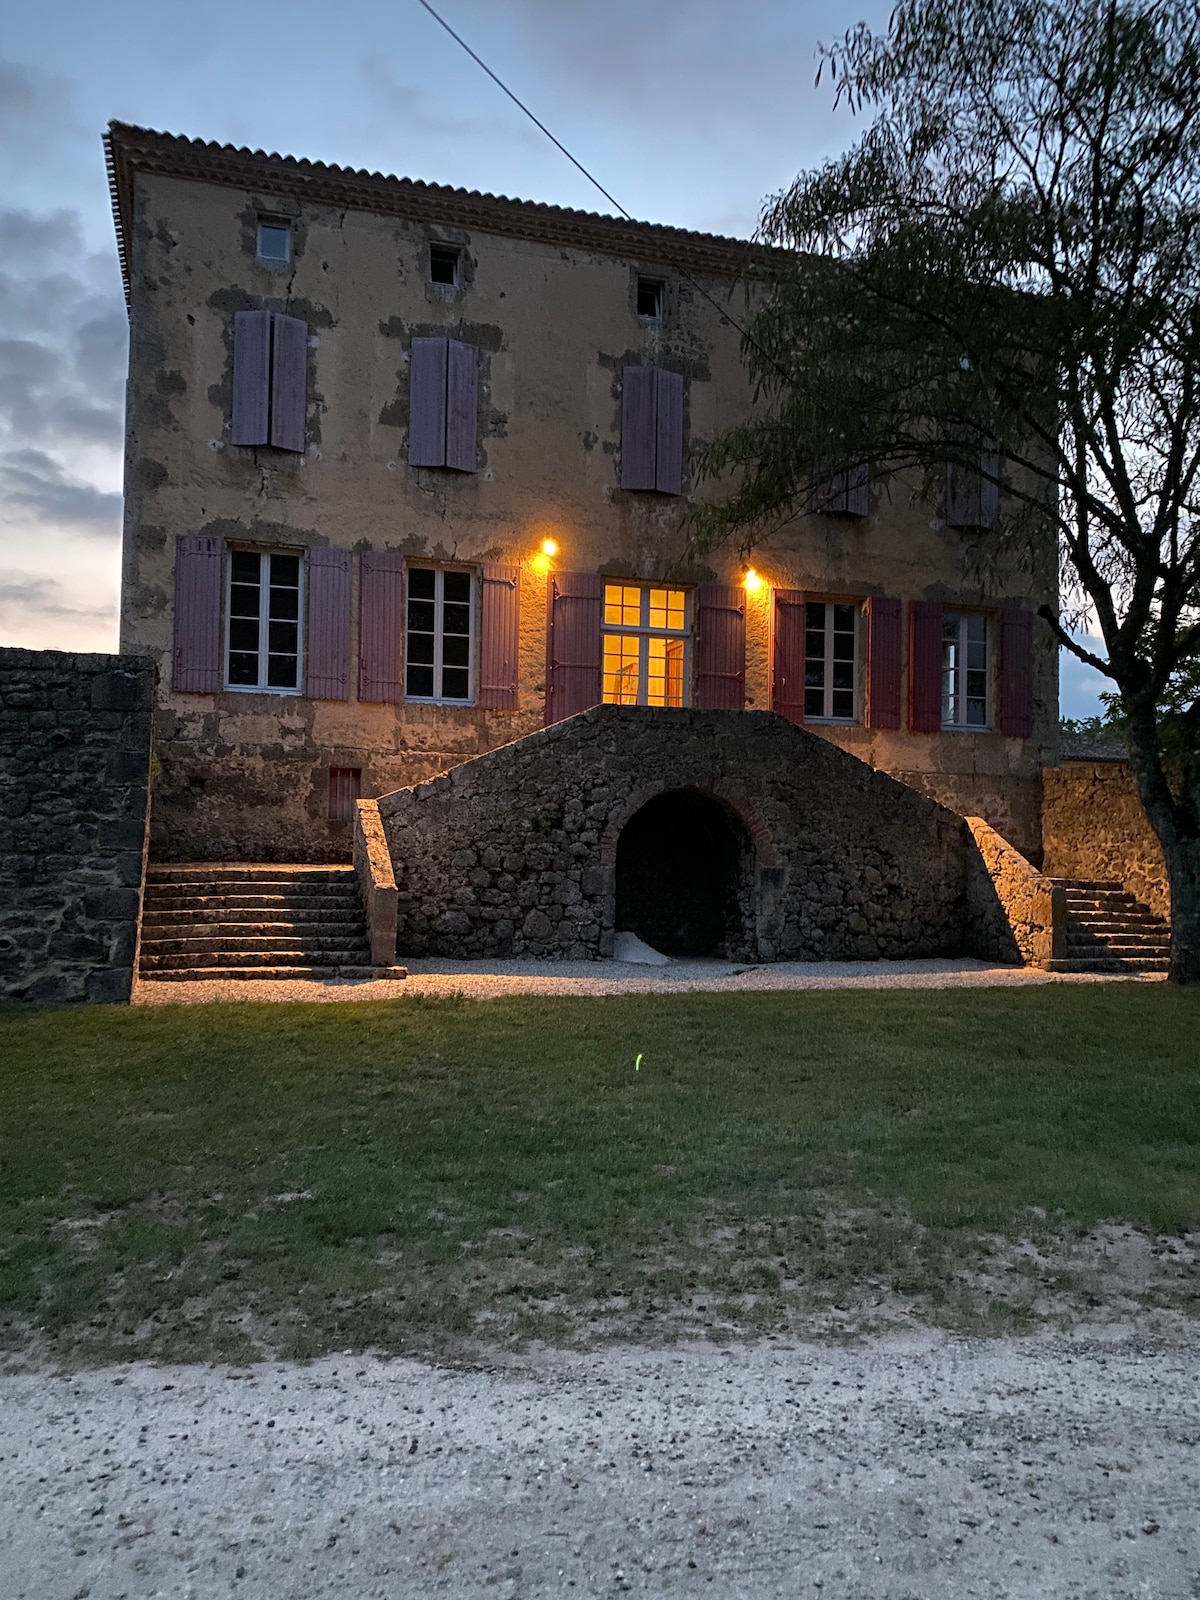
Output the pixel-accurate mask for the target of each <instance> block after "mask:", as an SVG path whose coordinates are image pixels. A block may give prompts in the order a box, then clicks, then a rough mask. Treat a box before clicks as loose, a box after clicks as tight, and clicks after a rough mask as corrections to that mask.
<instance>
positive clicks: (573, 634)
mask: <svg viewBox="0 0 1200 1600" xmlns="http://www.w3.org/2000/svg"><path fill="white" fill-rule="evenodd" d="M603 594H604V580H603V579H602V578H599V577H597V576H596V574H595V573H594V572H554V573H551V575H550V582H549V586H548V593H547V602H546V611H547V616H546V726H547V727H549V726H550V724H551V723H552V722H561V721H562V720H563V718H564V717H573V716H575V715H576V713H577V712H580V711H586V710H588V708H589V707H590V706H598V705H599V704H600V700H601V690H600V612H601V601H602V598H603Z"/></svg>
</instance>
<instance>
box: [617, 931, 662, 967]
mask: <svg viewBox="0 0 1200 1600" xmlns="http://www.w3.org/2000/svg"><path fill="white" fill-rule="evenodd" d="M613 960H614V961H636V962H639V963H640V964H641V965H642V966H645V967H669V966H670V965H671V958H670V956H664V955H663V954H662V952H661V951H660V950H652V949H651V948H650V946H649V945H648V944H645V943H644V942H643V941H642V940H641V939H639V938H638V936H637V934H636V933H618V934H617V936H616V937H615V938H614V940H613Z"/></svg>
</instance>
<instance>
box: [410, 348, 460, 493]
mask: <svg viewBox="0 0 1200 1600" xmlns="http://www.w3.org/2000/svg"><path fill="white" fill-rule="evenodd" d="M449 343H450V341H449V340H448V339H414V340H413V342H412V349H411V350H410V351H409V355H408V464H409V466H410V467H444V466H445V465H446V370H447V366H448V362H449V356H448V350H447V347H448V345H449Z"/></svg>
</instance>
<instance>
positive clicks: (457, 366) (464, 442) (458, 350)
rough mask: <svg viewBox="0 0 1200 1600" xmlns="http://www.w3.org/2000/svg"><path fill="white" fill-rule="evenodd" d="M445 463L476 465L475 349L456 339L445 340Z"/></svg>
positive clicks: (462, 466) (461, 467)
mask: <svg viewBox="0 0 1200 1600" xmlns="http://www.w3.org/2000/svg"><path fill="white" fill-rule="evenodd" d="M446 465H447V466H448V467H454V468H455V469H456V470H457V471H458V472H474V471H475V469H476V467H477V466H478V465H479V351H478V350H477V349H476V348H475V346H474V345H473V344H460V343H459V341H458V340H457V339H447V341H446Z"/></svg>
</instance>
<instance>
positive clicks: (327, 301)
mask: <svg viewBox="0 0 1200 1600" xmlns="http://www.w3.org/2000/svg"><path fill="white" fill-rule="evenodd" d="M281 209H282V210H287V209H289V207H288V206H287V205H285V204H283V203H282V202H281V200H280V198H279V196H278V195H272V196H271V197H270V199H269V201H265V202H264V201H261V200H260V199H259V198H257V197H256V196H255V194H254V193H253V192H251V191H249V190H246V191H240V190H236V189H233V188H229V187H222V186H219V185H217V184H199V183H193V182H190V181H183V180H181V179H175V178H170V177H166V176H161V175H152V176H148V175H146V174H142V175H140V176H139V178H138V181H137V193H136V206H135V211H136V215H135V219H134V226H133V228H132V233H131V239H130V252H131V265H132V278H133V311H132V328H131V333H132V341H131V374H132V381H131V388H130V404H129V419H128V448H127V460H126V495H127V515H126V530H125V552H124V561H125V569H124V605H123V622H122V629H123V632H122V638H123V645H124V647H125V648H127V649H134V650H138V651H146V652H148V653H149V654H150V655H151V657H152V658H153V659H154V660H155V661H156V663H158V664H159V665H160V667H161V668H162V673H161V677H160V688H159V699H158V707H159V709H158V714H157V723H156V732H157V749H158V751H159V754H160V758H161V763H162V771H161V776H160V778H159V779H158V780H157V782H156V792H155V807H154V830H153V851H154V853H155V855H157V856H160V857H164V858H166V857H173V858H176V859H178V858H181V857H189V856H194V857H198V858H206V857H207V858H221V857H224V858H230V857H240V858H243V859H245V858H253V857H258V858H264V859H269V858H272V857H276V858H278V857H281V856H282V857H289V858H294V859H301V858H308V859H318V858H323V857H328V856H331V855H341V856H347V857H348V854H349V847H350V837H349V829H348V827H347V826H346V825H344V824H330V823H329V822H328V821H327V820H326V817H327V794H326V785H327V772H328V769H329V767H330V766H351V767H361V769H362V772H363V793H364V794H366V795H372V794H379V793H382V792H386V791H387V790H389V789H392V788H394V787H396V786H397V785H408V784H412V783H415V782H419V781H421V780H423V779H424V778H426V777H429V776H432V775H434V774H436V773H439V772H443V771H446V770H447V769H449V768H450V767H452V766H454V765H455V764H457V763H459V762H461V761H464V760H468V759H470V758H471V757H473V756H475V755H477V754H479V753H481V752H483V751H485V750H488V749H491V748H494V747H496V746H498V745H502V744H505V743H507V742H509V741H511V740H512V739H514V738H517V737H519V736H521V735H522V734H525V733H528V732H530V731H532V730H533V729H534V728H536V727H538V726H540V724H541V720H542V715H543V695H544V672H545V621H546V615H545V607H546V594H545V575H544V572H543V571H542V570H541V568H540V567H539V565H538V563H537V559H536V552H537V550H538V546H539V544H540V541H541V540H542V539H543V538H544V537H546V536H552V537H553V538H554V539H555V540H556V541H557V542H558V544H559V547H560V553H559V555H558V557H557V565H558V566H559V567H560V568H561V569H563V570H571V571H591V572H596V571H599V572H602V573H605V574H607V575H611V576H627V577H631V578H640V579H670V580H672V581H675V582H680V583H692V582H697V581H701V580H705V579H710V580H711V579H717V580H720V581H725V582H738V581H740V578H741V574H742V570H743V569H742V563H741V562H739V561H738V560H737V559H736V556H735V553H734V552H733V551H731V550H724V551H720V552H717V553H716V554H714V555H713V556H712V557H710V558H709V560H708V561H707V562H706V563H705V564H703V565H697V564H695V563H689V562H688V561H687V559H686V549H685V540H686V536H685V526H684V523H685V518H686V516H687V513H688V511H689V509H690V508H691V506H692V505H693V504H694V503H695V502H696V501H697V500H698V499H701V498H703V497H704V496H706V495H711V494H712V493H714V492H716V491H715V489H714V487H713V486H712V485H707V486H706V485H698V484H697V483H696V482H695V481H694V480H693V479H692V478H690V477H689V478H686V479H685V486H684V487H685V493H684V495H683V496H682V497H681V498H679V499H675V498H671V497H666V496H661V495H654V494H636V493H630V492H626V491H623V490H622V489H621V488H620V487H619V478H618V470H617V465H618V453H619V442H620V441H619V432H620V375H621V368H622V367H623V365H625V364H626V363H627V362H635V363H637V362H642V361H643V360H646V359H650V358H653V359H655V360H657V361H659V362H661V363H662V364H664V365H666V366H669V367H671V368H673V369H674V370H676V371H678V372H681V373H683V374H684V375H685V378H686V396H687V400H686V406H687V411H686V419H685V438H686V443H687V445H688V446H689V447H690V448H693V449H694V448H695V447H697V446H699V445H702V444H703V443H704V442H705V441H706V440H708V439H711V438H713V437H714V436H715V435H716V434H718V433H719V432H721V431H722V430H724V429H726V428H727V427H729V426H730V425H731V424H732V423H734V422H736V421H738V420H740V419H741V418H742V417H743V416H744V415H745V414H746V412H747V410H748V408H749V406H750V403H751V401H750V391H749V386H748V383H747V378H746V374H745V371H744V368H743V366H742V363H741V359H740V353H739V340H740V335H739V332H738V329H737V327H736V326H735V325H734V324H733V322H731V321H730V320H729V318H728V317H726V316H725V315H724V314H723V310H722V308H723V307H725V306H728V308H729V311H730V313H731V315H732V316H733V317H736V318H737V319H738V320H739V321H741V320H743V319H744V318H745V316H746V315H747V312H748V302H747V291H745V290H744V289H742V288H739V287H736V286H735V285H733V284H732V283H731V282H729V281H726V280H723V279H720V278H716V277H709V278H704V279H702V280H701V283H700V286H699V287H697V285H695V284H693V283H691V282H689V281H688V280H687V278H686V277H684V276H682V275H681V274H680V273H678V272H674V271H672V270H671V269H670V268H669V267H667V268H662V267H661V266H660V265H659V264H658V263H655V262H654V261H640V262H639V261H633V260H628V259H621V258H618V257H617V256H609V255H603V254H596V253H592V252H589V251H587V250H583V249H566V248H562V247H559V246H551V245H547V244H541V243H538V242H536V241H532V240H520V239H513V238H507V237H500V236H495V235H490V234H487V233H484V232H479V231H474V232H472V231H469V230H466V229H457V228H447V227H437V228H435V227H431V226H428V225H426V224H424V223H418V222H415V221H406V220H405V219H403V218H397V217H394V216H379V215H375V214H372V213H368V212H363V211H354V210H347V209H344V208H335V207H332V206H327V205H321V204H316V203H313V202H311V201H305V200H302V199H300V198H297V199H296V200H295V201H294V202H292V203H291V204H290V209H291V211H292V214H293V225H294V241H295V253H294V260H293V262H292V264H291V266H290V268H289V269H288V270H287V271H285V272H280V271H279V269H277V268H273V267H270V266H267V265H265V264H263V263H261V262H259V261H258V260H257V259H256V257H255V254H254V228H253V222H254V219H255V218H256V216H257V214H258V212H259V211H260V210H263V211H266V212H270V213H278V212H279V211H280V210H281ZM431 238H442V239H448V240H451V241H453V242H454V243H456V244H458V245H459V246H460V247H461V248H462V250H463V255H464V267H465V271H464V286H463V288H462V289H461V290H446V289H445V288H444V287H442V286H434V285H430V284H428V283H427V282H426V281H425V279H426V272H425V262H426V260H427V250H428V244H429V241H430V239H431ZM639 268H640V269H641V270H644V271H649V272H659V273H661V275H662V276H663V277H664V278H665V279H666V281H667V312H666V316H665V320H664V322H663V325H662V326H655V325H652V324H648V323H646V322H645V321H644V320H641V319H639V318H638V317H637V315H636V299H635V293H636V280H637V273H638V270H639ZM701 288H702V289H703V290H704V291H705V293H706V294H707V295H709V296H711V300H710V299H706V298H705V294H702V293H701V292H700V290H701ZM712 301H715V302H716V304H715V305H714V304H713V303H712ZM263 305H265V306H271V307H275V308H277V309H281V310H287V311H289V312H291V313H292V314H293V315H296V316H299V317H303V318H304V319H305V320H306V321H307V322H308V324H309V328H310V334H311V339H310V344H311V349H310V357H309V401H310V403H309V416H308V437H309V446H308V449H307V450H306V452H305V453H304V455H303V456H295V455H289V454H287V453H286V452H282V451H277V450H270V449H245V448H240V447H235V446H232V445H231V444H230V443H229V428H228V423H229V406H230V396H231V363H232V347H231V337H230V329H231V326H232V318H233V315H234V313H235V312H236V311H237V310H239V309H242V308H248V307H256V306H263ZM415 334H416V335H421V334H450V335H453V336H455V337H459V338H463V339H466V340H469V341H471V342H473V343H475V344H477V345H478V347H479V349H480V351H481V389H480V419H481V423H480V467H479V471H478V472H476V473H472V474H463V473H455V472H448V471H442V470H435V469H428V468H420V469H413V468H410V467H409V466H408V464H407V444H406V440H407V359H408V358H407V351H408V346H409V341H410V340H411V338H412V336H413V335H415ZM180 532H192V533H206V534H210V535H216V536H220V537H224V538H226V539H234V540H243V541H249V542H252V543H254V544H256V545H259V546H264V547H271V546H273V545H281V546H286V547H288V548H290V549H297V548H298V549H305V548H308V547H311V546H314V545H323V544H333V545H338V546H343V547H347V548H356V549H368V548H371V549H382V548H393V549H401V550H403V551H405V552H406V553H408V554H409V555H410V556H412V557H420V558H423V559H431V560H446V561H455V562H460V563H476V562H480V561H483V560H499V561H505V562H512V563H516V564H519V565H520V566H521V569H522V584H521V619H522V627H521V640H522V645H521V663H520V705H519V709H518V710H517V711H515V712H496V711H483V710H479V709H466V708H457V707H439V706H431V705H414V704H411V703H410V704H407V705H402V706H380V705H366V704H359V703H358V702H357V701H356V700H354V699H353V698H352V699H351V700H349V701H348V702H345V703H340V702H331V701H316V702H312V701H307V700H304V699H302V698H300V697H289V696H283V695H274V694H272V695H266V694H245V693H232V692H223V693H218V694H213V695H190V694H183V695H181V694H176V693H174V692H173V691H172V690H171V688H170V660H169V657H170V647H171V622H172V573H171V568H172V560H173V554H174V540H175V535H176V534H178V533H180ZM989 554H991V552H989V550H988V548H987V543H986V538H985V541H984V544H983V545H980V544H979V543H978V541H976V540H975V539H974V538H973V536H964V535H963V534H962V533H961V532H959V531H957V530H954V529H950V528H947V527H946V526H945V524H944V522H943V521H942V520H941V516H940V507H939V506H938V505H937V504H936V503H926V502H924V501H922V500H921V499H920V497H919V496H918V494H917V493H916V491H915V490H914V491H913V492H912V493H911V494H909V493H907V492H905V491H903V490H901V489H897V488H895V487H893V489H892V491H891V493H890V495H884V494H876V496H875V499H874V503H873V506H872V512H871V515H870V516H869V517H868V518H866V519H862V520H858V519H849V518H845V517H839V516H811V517H805V518H800V519H798V520H797V521H796V522H795V523H793V524H792V525H790V527H789V529H788V530H787V531H786V533H784V534H781V535H780V536H779V537H778V538H776V539H773V540H772V542H771V543H770V544H769V545H768V546H767V547H766V548H763V549H761V550H760V551H758V552H757V553H756V556H755V561H756V565H757V566H758V568H759V570H760V571H761V572H762V573H763V575H764V576H765V577H766V578H767V579H768V581H769V583H771V584H774V585H777V586H780V587H786V588H802V589H805V590H807V591H808V592H809V593H810V594H812V595H813V596H814V597H825V598H838V597H845V598H858V599H862V598H866V597H867V596H869V595H872V594H877V593H885V594H889V595H894V596H898V597H899V598H901V599H902V600H908V599H910V598H925V599H935V598H937V599H942V600H945V601H947V602H959V603H964V604H980V605H982V604H998V603H1000V602H1001V601H1003V600H1004V599H1005V598H1012V599H1020V600H1026V601H1029V602H1031V603H1034V604H1036V603H1037V602H1038V601H1040V600H1042V599H1045V598H1047V597H1048V596H1051V595H1053V592H1054V581H1055V580H1054V571H1053V563H1052V562H1050V563H1048V564H1046V565H1044V567H1042V568H1040V569H1037V570H1035V571H1034V573H1033V575H1032V576H1030V575H1028V574H1026V573H1022V572H1018V571H1016V570H1015V567H1014V570H1013V571H1012V573H1011V574H1010V575H1009V576H1007V577H1005V576H1004V574H1003V572H1001V573H1000V575H999V576H998V577H993V578H990V579H989V580H988V584H987V586H986V588H985V586H984V585H983V583H982V581H981V579H980V577H979V570H980V569H979V561H978V558H979V557H980V556H984V557H988V556H989ZM992 565H993V568H994V567H995V562H993V563H992ZM354 581H355V582H356V583H357V563H356V564H355V580H354ZM770 611H771V608H770V603H769V598H768V593H767V591H764V592H763V594H762V595H761V596H759V597H755V598H752V599H751V600H750V601H749V606H748V619H747V620H748V627H747V634H748V656H747V703H748V705H749V706H751V707H754V708H766V707H768V706H769V704H770V627H771V618H770ZM353 614H354V615H355V616H357V601H356V600H355V605H354V613H353ZM1039 629H1040V625H1039ZM351 650H352V659H353V658H354V654H355V641H354V640H353V639H352V643H351ZM905 650H906V651H907V640H906V641H905ZM352 692H353V691H352ZM1036 699H1037V724H1036V729H1035V737H1034V739H1032V740H1017V739H1007V738H1002V737H1001V736H1000V735H998V734H993V733H984V734H965V733H947V734H940V735H936V736H925V735H920V736H918V735H909V734H907V733H906V732H903V731H902V732H899V733H881V732H871V731H869V730H866V729H864V728H861V727H855V728H846V727H825V728H821V727H814V729H813V731H814V732H817V733H819V734H820V736H821V737H824V738H828V739H829V740H831V741H833V742H835V743H838V744H841V745H842V746H844V747H845V748H847V749H850V750H852V751H853V753H854V754H856V755H858V756H860V757H862V758H863V759H864V760H866V761H868V762H870V763H872V764H874V765H876V766H879V767H882V768H884V769H885V770H887V771H889V772H893V773H895V774H897V775H903V776H904V778H905V779H906V781H909V782H911V783H914V784H916V785H917V786H919V787H923V788H925V789H926V790H927V791H928V792H929V793H931V794H932V795H933V796H934V797H935V798H937V799H938V800H940V801H944V802H945V803H946V804H948V805H951V806H953V807H954V808H955V809H958V810H960V811H964V810H971V811H977V812H979V813H981V814H982V815H984V816H986V817H988V818H989V820H992V821H993V822H994V823H995V824H996V825H997V826H999V827H1001V828H1002V829H1003V830H1004V831H1005V833H1006V834H1007V835H1008V836H1009V837H1012V838H1013V839H1014V841H1015V842H1017V843H1019V844H1020V847H1021V848H1022V849H1023V850H1025V851H1026V852H1028V853H1029V854H1030V855H1031V856H1033V857H1035V858H1036V856H1037V853H1038V851H1039V849H1040V837H1039V835H1038V819H1039V815H1040V789H1039V778H1038V773H1039V769H1040V765H1041V763H1042V760H1043V759H1050V758H1052V756H1053V748H1054V737H1055V730H1056V727H1057V675H1056V666H1055V657H1054V651H1053V649H1052V648H1051V647H1050V644H1049V641H1048V640H1045V639H1041V640H1039V646H1038V651H1037V668H1036Z"/></svg>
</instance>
